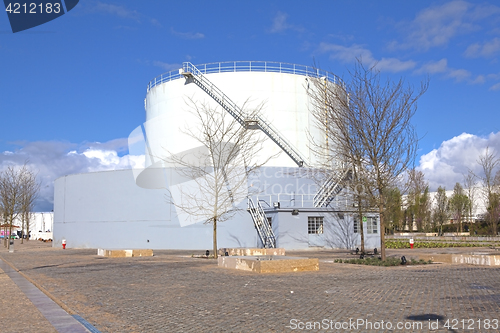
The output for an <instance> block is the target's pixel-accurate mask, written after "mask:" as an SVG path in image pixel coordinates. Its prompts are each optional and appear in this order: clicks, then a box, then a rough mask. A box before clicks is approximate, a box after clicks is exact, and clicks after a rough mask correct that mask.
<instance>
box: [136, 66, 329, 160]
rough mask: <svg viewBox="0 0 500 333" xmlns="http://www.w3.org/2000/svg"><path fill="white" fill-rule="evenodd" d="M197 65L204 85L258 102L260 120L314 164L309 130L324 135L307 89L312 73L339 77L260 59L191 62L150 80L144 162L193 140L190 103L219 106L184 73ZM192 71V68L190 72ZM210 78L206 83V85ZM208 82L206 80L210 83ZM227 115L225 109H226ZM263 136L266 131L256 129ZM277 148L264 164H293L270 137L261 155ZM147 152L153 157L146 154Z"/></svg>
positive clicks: (240, 102)
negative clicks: (316, 124) (315, 119)
mask: <svg viewBox="0 0 500 333" xmlns="http://www.w3.org/2000/svg"><path fill="white" fill-rule="evenodd" d="M196 70H199V72H197V73H199V74H201V76H202V77H203V80H205V83H204V84H205V86H206V87H207V89H216V90H217V92H218V93H222V94H224V95H225V98H226V99H230V100H231V101H232V102H234V103H235V104H236V105H237V106H238V107H240V108H243V110H244V111H245V110H253V109H255V108H257V107H259V105H263V106H262V109H261V111H260V117H261V120H263V122H264V123H266V126H269V127H270V128H272V129H273V131H274V132H275V133H277V134H278V136H279V137H280V138H281V139H283V140H284V141H285V142H286V144H287V145H288V146H289V147H291V149H292V150H293V151H294V152H296V153H297V154H298V155H299V156H300V159H301V160H304V162H305V163H304V164H305V165H307V166H314V164H316V162H317V157H316V156H315V154H314V153H313V149H312V148H311V147H310V144H309V139H308V136H309V135H310V136H312V137H314V138H315V140H318V142H321V141H320V140H325V134H324V130H322V129H319V128H316V126H315V125H314V124H315V121H314V119H313V116H312V114H311V110H312V107H313V106H312V103H311V100H310V98H309V96H308V89H312V88H313V84H312V82H310V81H311V78H312V77H324V78H325V79H326V80H328V81H329V82H334V83H335V82H336V81H337V80H338V79H337V78H336V77H335V76H334V75H332V74H331V73H327V72H324V71H320V70H317V69H315V68H313V67H309V66H302V65H295V64H288V63H277V62H260V61H250V62H249V61H236V62H220V63H210V64H202V65H195V66H193V65H192V64H190V63H184V69H180V70H176V71H172V72H168V73H165V74H162V75H160V76H158V77H156V78H154V79H153V80H151V82H149V84H148V87H147V94H146V99H145V109H146V123H145V124H144V129H143V131H144V135H145V137H146V138H147V143H148V144H147V153H146V156H147V157H146V167H148V166H150V165H151V164H152V163H153V162H157V161H158V160H161V158H162V157H164V156H168V155H170V154H176V153H180V152H182V151H186V150H189V149H192V148H195V147H196V146H199V142H196V140H195V138H193V137H190V136H189V135H187V134H186V133H185V132H186V130H187V129H192V128H195V127H196V123H197V120H196V119H194V118H193V117H194V116H193V115H192V114H191V113H190V112H189V108H190V107H191V106H189V104H190V103H191V104H192V103H195V104H196V105H198V106H199V105H202V104H206V105H210V107H218V108H221V106H220V105H219V104H218V103H217V102H216V101H215V100H214V98H213V97H212V96H210V95H209V93H208V92H207V91H204V90H203V89H202V88H201V87H200V85H197V84H195V83H194V82H192V83H189V78H188V79H186V78H185V75H183V73H186V72H192V71H196ZM192 74H195V75H196V73H192ZM210 84H211V85H210ZM209 85H210V86H209ZM227 115H228V116H229V114H227ZM261 134H262V135H264V136H265V133H263V132H262V131H261ZM279 152H281V154H280V155H279V156H278V157H277V158H273V159H271V160H270V161H269V162H268V163H267V164H266V166H279V167H296V166H297V165H298V164H299V163H297V160H295V161H294V159H293V158H291V157H290V156H289V154H287V153H286V152H285V151H283V149H282V148H280V147H279V146H278V145H277V144H276V143H275V142H273V141H272V140H271V139H270V138H267V142H266V143H265V148H264V149H263V150H262V151H261V154H263V155H264V156H263V157H264V158H266V157H268V156H272V155H275V154H277V153H279ZM151 157H152V158H151Z"/></svg>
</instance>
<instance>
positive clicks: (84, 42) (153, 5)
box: [0, 0, 500, 210]
mask: <svg viewBox="0 0 500 333" xmlns="http://www.w3.org/2000/svg"><path fill="white" fill-rule="evenodd" d="M359 56H361V57H362V59H363V60H364V61H365V63H367V64H375V63H377V62H378V65H377V66H378V68H379V69H380V71H381V72H382V74H383V75H384V76H387V77H389V78H391V79H395V80H397V79H399V78H400V77H404V78H405V79H406V80H407V82H409V83H410V84H414V85H416V86H418V85H419V83H420V82H421V81H422V80H425V79H426V78H427V77H429V78H430V86H429V89H428V91H427V93H426V94H425V95H424V96H423V97H422V98H421V100H420V102H419V104H418V106H419V108H418V111H417V114H416V116H415V122H414V124H415V126H416V128H417V131H418V133H419V135H420V136H421V137H422V140H421V142H420V150H419V158H418V160H417V166H419V168H420V169H421V170H423V171H424V172H425V174H426V177H427V179H428V180H429V182H430V184H431V187H434V188H435V187H437V186H438V185H445V186H447V188H452V187H453V184H454V182H456V181H461V180H462V177H461V173H463V172H465V171H466V170H467V168H475V167H476V166H475V160H476V159H477V155H478V154H479V153H480V152H481V151H482V150H484V149H485V147H486V146H490V147H491V149H493V150H495V151H496V152H500V112H499V106H500V64H499V58H500V3H498V2H496V1H395V0H394V1H307V2H306V1H292V0H287V1H284V0H283V1H214V2H207V1H175V2H174V1H153V0H143V1H139V0H121V1H111V0H110V1H107V0H100V1H97V0H81V1H80V3H79V4H78V5H77V6H76V7H75V8H74V9H73V10H72V11H71V12H69V13H67V14H65V15H63V16H62V17H60V18H58V19H56V20H53V21H51V22H48V23H46V24H44V25H41V26H38V27H35V28H33V29H30V30H27V31H25V32H19V33H16V34H13V33H12V32H11V29H10V26H9V22H8V18H7V14H6V13H4V14H1V15H0V60H1V62H2V67H1V69H0V114H1V118H0V124H1V127H0V129H1V131H0V166H1V167H5V165H8V164H9V163H10V164H12V163H17V164H18V163H22V161H24V160H26V159H28V158H29V160H30V163H31V164H33V166H34V167H35V168H37V169H39V170H40V178H41V180H42V181H43V186H44V189H45V190H44V191H45V192H43V191H42V198H44V201H43V203H42V202H41V203H40V204H39V209H42V210H43V209H49V208H50V202H51V199H50V196H51V191H52V181H53V179H54V178H56V177H59V176H61V175H64V174H68V173H74V172H88V171H95V170H106V169H116V168H122V167H126V165H128V163H127V161H126V156H125V155H126V154H127V145H126V138H127V136H128V135H129V134H130V132H131V131H132V130H133V129H134V128H135V127H136V126H138V125H139V124H141V123H142V122H143V121H144V107H143V100H144V97H145V94H146V85H147V83H148V82H149V80H151V79H153V78H154V77H155V76H157V75H160V74H161V73H163V72H166V71H169V70H173V69H177V68H179V67H180V64H181V63H182V62H184V61H191V62H193V63H195V64H201V63H208V62H219V61H233V60H266V61H278V62H288V63H297V64H302V65H313V64H314V63H316V64H317V65H318V66H319V67H321V68H323V69H325V70H329V71H331V72H333V73H335V74H337V75H339V76H341V77H342V76H343V77H346V75H347V71H348V70H349V69H350V68H352V65H353V63H354V59H355V58H356V57H359Z"/></svg>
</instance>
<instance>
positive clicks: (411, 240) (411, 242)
mask: <svg viewBox="0 0 500 333" xmlns="http://www.w3.org/2000/svg"><path fill="white" fill-rule="evenodd" d="M413 243H414V242H413V238H410V248H411V249H413Z"/></svg>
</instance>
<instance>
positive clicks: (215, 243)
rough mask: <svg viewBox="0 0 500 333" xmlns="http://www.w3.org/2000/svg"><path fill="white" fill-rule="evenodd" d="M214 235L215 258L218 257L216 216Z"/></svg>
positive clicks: (215, 219)
mask: <svg viewBox="0 0 500 333" xmlns="http://www.w3.org/2000/svg"><path fill="white" fill-rule="evenodd" d="M213 236H214V240H213V241H214V249H213V251H214V258H215V259H217V218H216V217H214V231H213Z"/></svg>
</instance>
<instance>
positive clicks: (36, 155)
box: [0, 139, 144, 211]
mask: <svg viewBox="0 0 500 333" xmlns="http://www.w3.org/2000/svg"><path fill="white" fill-rule="evenodd" d="M18 145H19V146H20V148H19V149H17V150H15V151H12V152H11V151H4V152H2V153H0V171H1V170H3V169H5V168H6V167H7V166H9V165H14V166H16V165H17V166H20V165H23V164H24V163H25V162H28V165H29V167H30V168H31V169H32V170H34V171H36V172H38V176H37V177H38V180H39V181H40V182H41V189H40V195H39V198H38V200H37V202H36V206H35V209H36V210H38V211H40V210H42V211H48V210H51V209H52V206H53V202H54V200H53V197H54V180H55V179H56V178H59V177H61V176H64V175H69V174H75V173H85V172H94V171H106V170H118V169H130V168H143V167H144V156H132V155H128V154H126V152H127V147H128V141H127V140H126V139H117V140H111V141H108V142H105V143H99V142H93V143H84V144H78V145H77V144H73V143H68V142H58V141H39V142H28V143H19V144H18Z"/></svg>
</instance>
